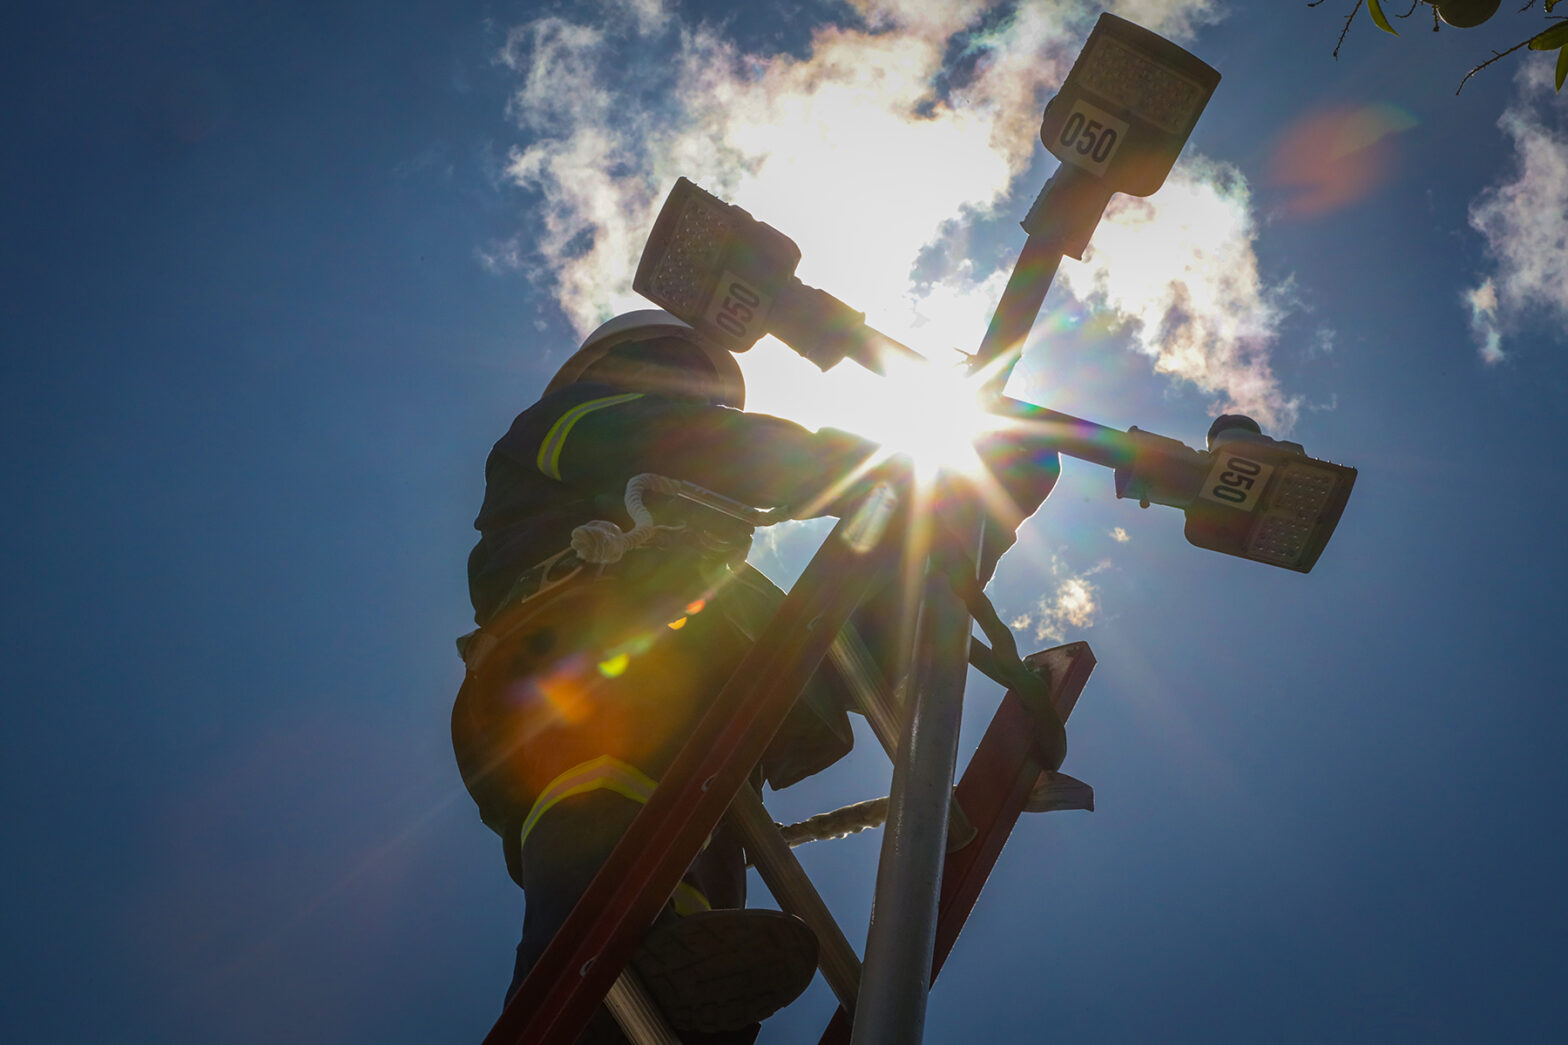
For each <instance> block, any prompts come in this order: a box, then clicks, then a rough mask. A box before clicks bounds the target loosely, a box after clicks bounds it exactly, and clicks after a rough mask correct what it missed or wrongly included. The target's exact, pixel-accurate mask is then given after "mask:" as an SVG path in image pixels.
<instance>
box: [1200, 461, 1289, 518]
mask: <svg viewBox="0 0 1568 1045" xmlns="http://www.w3.org/2000/svg"><path fill="white" fill-rule="evenodd" d="M1273 474H1274V466H1273V465H1268V464H1264V463H1263V462H1262V461H1254V460H1253V459H1252V458H1250V457H1243V456H1242V455H1241V454H1234V453H1225V452H1221V453H1219V454H1216V455H1215V457H1214V467H1213V468H1212V469H1211V470H1210V471H1209V477H1208V479H1206V480H1204V483H1203V490H1202V492H1201V493H1199V494H1198V496H1199V497H1204V498H1207V499H1208V500H1211V501H1217V502H1219V503H1220V504H1223V505H1227V506H1229V507H1231V508H1239V509H1240V510H1242V511H1244V512H1250V511H1252V510H1253V509H1255V508H1256V507H1257V506H1258V497H1259V496H1260V495H1261V494H1262V493H1263V488H1264V487H1265V486H1267V485H1268V482H1269V476H1271V475H1273Z"/></svg>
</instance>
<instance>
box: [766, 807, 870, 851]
mask: <svg viewBox="0 0 1568 1045" xmlns="http://www.w3.org/2000/svg"><path fill="white" fill-rule="evenodd" d="M886 821H887V799H886V798H870V799H867V800H866V801H864V802H856V803H855V804H854V805H849V806H845V807H844V808H842V809H835V810H833V811H832V812H828V813H818V814H817V815H816V816H813V817H808V818H807V819H805V820H802V821H801V822H800V823H798V824H780V825H779V834H781V835H783V836H784V842H785V844H786V845H788V846H789V847H790V848H791V849H793V848H795V847H796V846H797V845H805V844H806V843H807V842H826V841H828V840H829V839H833V838H846V837H848V836H849V835H852V834H857V833H859V832H861V831H864V830H866V829H867V828H871V827H881V826H882V825H883V823H885V822H886Z"/></svg>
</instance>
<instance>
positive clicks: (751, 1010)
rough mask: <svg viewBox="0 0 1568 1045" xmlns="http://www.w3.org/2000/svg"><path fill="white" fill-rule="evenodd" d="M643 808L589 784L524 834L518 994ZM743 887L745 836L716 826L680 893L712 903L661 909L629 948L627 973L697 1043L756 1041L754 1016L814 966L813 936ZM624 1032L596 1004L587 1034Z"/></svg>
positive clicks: (774, 1007) (793, 990)
mask: <svg viewBox="0 0 1568 1045" xmlns="http://www.w3.org/2000/svg"><path fill="white" fill-rule="evenodd" d="M639 809H640V806H639V805H638V804H637V803H636V802H633V801H631V800H630V799H627V798H624V797H623V796H621V795H619V794H616V793H615V792H613V791H607V790H599V791H591V792H588V793H586V794H582V795H575V796H573V797H571V798H567V799H565V800H563V801H561V802H560V803H558V804H557V805H556V806H554V807H553V808H552V809H551V810H550V811H549V812H548V813H546V814H545V815H544V816H543V817H541V818H540V819H539V822H538V823H537V824H536V825H535V826H534V828H533V830H532V831H531V832H530V833H529V836H528V839H527V843H526V845H525V846H523V851H522V853H521V854H520V855H521V861H520V864H521V866H520V867H518V868H517V872H518V873H517V875H516V877H517V878H518V884H520V885H521V886H522V887H523V891H524V895H525V897H526V903H527V907H526V910H525V913H524V919H523V939H522V942H521V943H520V944H519V945H518V948H517V969H516V973H515V975H514V978H513V981H512V987H511V990H512V991H515V990H516V989H517V988H518V987H519V986H520V985H521V984H522V981H523V977H524V976H525V975H526V974H527V972H528V970H529V969H530V968H532V967H533V964H534V963H535V962H536V961H537V960H538V958H539V956H540V955H541V954H542V953H543V952H544V949H545V947H546V946H547V945H548V944H549V942H550V940H551V938H552V937H553V936H554V935H555V933H556V930H558V929H559V928H560V926H561V923H562V922H564V921H565V920H566V917H567V915H569V914H570V913H571V910H572V908H573V906H574V905H575V904H576V903H577V900H578V897H580V896H581V895H582V893H583V890H584V889H586V888H587V886H588V883H589V882H590V881H591V880H592V879H593V876H594V874H595V873H597V871H598V869H599V867H600V865H602V864H603V863H604V861H605V859H606V858H608V856H609V855H610V852H611V850H613V849H614V847H615V843H616V842H617V841H619V839H620V837H621V835H622V834H623V833H625V830H626V827H627V826H628V825H630V823H631V821H632V819H633V818H634V817H635V816H636V815H637V812H638V810H639ZM745 883H746V876H745V860H744V855H743V853H742V851H741V847H740V844H739V842H738V841H737V840H736V839H735V838H734V837H733V836H732V834H731V833H730V832H729V831H727V830H725V829H721V830H719V831H717V832H715V834H714V837H713V838H712V839H710V840H709V843H708V845H707V846H706V847H705V848H704V849H703V851H702V853H701V854H699V855H698V857H697V859H696V861H695V862H694V863H693V865H692V868H691V870H690V872H689V873H688V874H687V876H686V878H685V880H684V882H683V886H682V889H681V890H680V892H681V893H682V894H683V895H684V897H688V898H689V897H691V896H694V895H695V896H700V897H702V898H704V899H705V900H706V902H707V903H708V904H711V905H712V906H713V908H714V909H712V910H706V911H697V912H695V913H691V914H686V915H680V914H677V913H676V911H675V909H674V907H673V906H669V907H666V908H665V910H664V912H663V913H662V914H660V916H659V917H658V919H657V920H656V921H655V922H654V925H653V927H652V928H651V929H649V930H648V933H647V934H646V935H645V936H644V937H643V939H642V941H641V942H640V943H639V944H638V947H637V950H636V951H635V952H634V953H633V955H632V960H631V965H630V968H632V969H634V970H635V971H636V972H637V974H638V977H639V978H640V979H641V980H642V981H643V983H644V985H645V986H646V987H647V988H648V993H649V994H650V995H652V996H653V999H654V1001H655V1002H656V1003H657V1004H658V1005H659V1007H660V1009H661V1010H663V1012H664V1015H665V1018H666V1019H667V1020H669V1022H670V1025H671V1026H672V1027H673V1028H674V1029H675V1030H677V1031H679V1032H682V1034H683V1036H688V1037H689V1039H690V1040H692V1041H701V1042H707V1041H709V1040H710V1039H709V1038H707V1037H706V1035H709V1034H711V1035H713V1036H714V1037H713V1038H712V1039H711V1040H712V1041H713V1042H714V1043H715V1045H717V1043H718V1042H723V1043H724V1045H731V1043H735V1045H741V1043H745V1042H749V1041H750V1040H751V1039H752V1038H753V1037H754V1036H755V1033H756V1025H757V1023H758V1022H759V1021H761V1020H763V1019H765V1018H767V1017H768V1016H771V1015H772V1014H773V1013H774V1012H776V1011H778V1010H779V1009H781V1008H783V1007H784V1006H785V1005H788V1004H789V1003H790V1002H791V1001H793V1000H795V998H797V997H798V996H799V995H800V993H801V992H802V991H804V990H805V989H806V987H807V986H808V985H809V984H810V983H811V979H812V976H813V975H814V974H815V972H816V967H817V940H816V936H815V935H814V934H813V933H812V932H811V930H810V929H809V928H808V927H807V926H806V924H805V923H804V922H802V921H801V920H800V919H799V918H796V917H795V916H793V915H788V914H784V913H782V912H779V911H764V910H746V909H743V908H742V907H741V905H742V904H744V903H745V898H746V884H745ZM508 997H510V992H509V993H508ZM698 1035H702V1036H701V1037H699V1036H698ZM618 1037H619V1035H618V1031H615V1030H614V1028H613V1021H610V1020H608V1019H607V1017H606V1014H605V1013H604V1012H603V1010H602V1009H601V1011H600V1012H599V1013H598V1014H596V1016H595V1018H594V1020H593V1022H592V1023H591V1024H590V1027H589V1030H588V1032H585V1034H584V1036H583V1038H582V1039H580V1040H581V1042H583V1043H586V1042H593V1043H594V1045H599V1043H600V1042H604V1043H606V1045H608V1043H610V1042H614V1041H617V1040H618Z"/></svg>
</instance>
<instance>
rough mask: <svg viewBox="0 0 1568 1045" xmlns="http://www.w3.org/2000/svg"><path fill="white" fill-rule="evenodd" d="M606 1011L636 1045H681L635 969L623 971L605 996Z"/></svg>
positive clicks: (633, 1044) (629, 967)
mask: <svg viewBox="0 0 1568 1045" xmlns="http://www.w3.org/2000/svg"><path fill="white" fill-rule="evenodd" d="M604 1005H605V1008H607V1009H609V1010H610V1015H611V1016H614V1017H615V1022H616V1023H619V1024H620V1025H621V1030H622V1031H624V1032H625V1034H626V1037H627V1039H628V1040H629V1041H630V1042H631V1043H632V1045H681V1039H680V1038H679V1036H677V1035H676V1033H675V1031H674V1030H673V1029H672V1028H671V1027H670V1024H669V1022H668V1021H667V1020H665V1018H664V1013H662V1012H660V1011H659V1007H658V1006H657V1005H655V1004H654V1003H653V998H651V997H650V996H649V995H648V988H646V987H644V986H643V985H642V980H640V979H638V978H637V973H635V972H634V971H632V967H631V966H629V965H628V966H627V967H626V968H624V969H622V970H621V975H620V976H618V977H617V978H616V980H615V982H614V983H613V984H611V985H610V990H609V991H608V993H606V994H605V996H604Z"/></svg>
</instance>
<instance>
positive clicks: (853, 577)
mask: <svg viewBox="0 0 1568 1045" xmlns="http://www.w3.org/2000/svg"><path fill="white" fill-rule="evenodd" d="M845 527H846V523H845V522H844V521H843V520H841V521H840V522H839V524H838V525H837V526H836V527H835V528H834V529H833V531H832V533H831V534H830V535H829V536H828V539H827V540H826V541H825V542H824V543H823V546H822V548H821V549H819V551H818V552H817V554H816V555H815V556H814V557H813V558H812V560H811V562H810V563H809V564H808V565H807V567H806V570H805V571H804V572H803V573H802V574H801V577H800V579H799V580H798V581H797V582H796V584H795V586H794V588H793V589H792V590H791V591H790V592H789V594H788V595H787V596H786V597H785V599H784V602H783V604H782V605H781V606H780V608H779V611H778V613H777V615H776V616H775V617H774V619H773V621H771V622H770V623H769V625H768V627H767V629H766V630H765V631H764V632H763V634H762V635H761V636H760V637H759V640H758V641H757V643H755V644H754V646H753V647H752V649H751V650H749V651H748V652H747V654H746V655H745V657H744V658H742V660H741V663H740V665H739V666H738V667H737V669H736V671H735V673H734V675H732V676H731V678H730V680H729V682H727V683H726V684H725V685H724V687H723V688H722V689H721V690H720V692H719V694H718V695H717V696H716V698H715V699H714V701H713V704H712V705H711V706H710V707H709V709H708V711H707V712H706V713H705V714H704V716H703V718H702V719H701V721H700V722H699V723H698V724H697V726H696V728H695V729H694V730H693V732H692V734H691V736H690V737H688V739H687V741H686V743H685V744H684V745H683V746H682V748H681V751H680V753H679V754H678V755H677V756H676V758H675V760H674V762H673V763H672V764H671V766H670V769H669V770H668V771H667V772H666V773H665V774H664V778H663V779H662V780H661V781H660V782H659V785H658V786H657V787H656V788H655V789H654V793H653V795H652V796H651V797H650V798H649V800H648V803H647V804H646V805H645V806H644V807H643V809H642V810H641V811H640V812H639V813H638V815H637V817H636V818H635V819H634V820H633V821H632V824H631V826H630V827H629V828H628V829H627V832H626V834H625V835H624V836H622V838H621V841H620V842H619V843H618V844H617V845H616V847H615V849H614V850H613V851H612V852H611V854H610V857H609V859H608V860H607V861H606V862H605V864H604V866H603V867H601V868H600V869H599V873H598V874H597V875H595V876H594V879H593V881H592V882H591V883H589V885H588V888H587V890H586V891H585V892H584V893H583V895H582V898H581V899H580V900H579V901H578V903H577V906H576V907H574V908H573V909H572V913H571V914H570V915H568V916H567V919H566V921H565V922H564V923H563V924H562V926H561V928H560V930H559V931H558V932H557V933H556V935H555V938H554V939H553V940H552V941H551V942H550V945H549V946H548V947H547V948H546V949H545V952H544V954H543V955H541V956H540V959H539V961H538V963H537V964H536V965H535V966H534V968H533V969H532V970H531V971H530V973H529V974H528V977H527V978H526V979H525V980H524V981H523V983H522V985H521V986H520V987H519V989H518V991H517V993H516V994H515V995H514V996H513V997H512V999H511V1001H510V1002H508V1003H507V1005H506V1007H505V1008H504V1009H503V1010H502V1013H501V1016H500V1018H499V1019H498V1020H497V1021H496V1023H495V1025H494V1026H493V1027H492V1028H491V1030H490V1033H489V1034H488V1035H486V1037H485V1039H484V1042H485V1045H547V1043H550V1042H559V1041H572V1040H574V1039H575V1038H576V1036H577V1034H579V1033H580V1032H581V1030H582V1028H583V1027H584V1026H585V1025H586V1023H587V1020H588V1018H589V1017H590V1016H591V1015H592V1013H593V1010H594V1008H595V1007H596V1006H597V1005H598V1004H599V1003H600V1001H601V1000H603V998H604V996H605V993H606V992H607V991H608V990H609V988H610V985H611V984H612V983H613V982H614V980H615V979H616V976H617V974H618V973H619V972H620V971H621V969H622V968H624V966H625V965H626V962H627V961H628V959H629V958H630V956H631V952H632V951H633V950H634V949H635V946H636V941H637V938H638V937H639V936H640V934H641V933H642V931H643V930H644V929H645V928H646V927H647V926H648V925H650V924H651V923H652V922H653V919H654V917H655V916H656V915H657V914H658V912H659V910H660V909H661V908H662V907H663V905H664V903H665V902H666V901H667V900H668V899H669V896H670V894H671V892H673V891H674V889H675V886H676V885H677V884H678V883H679V882H680V879H681V876H682V875H684V874H685V872H686V869H687V867H689V866H690V864H691V861H692V860H693V859H694V858H695V857H696V855H697V853H698V851H699V850H700V849H701V847H702V845H703V842H704V841H705V840H706V839H707V837H708V836H709V835H710V834H711V833H712V831H713V830H714V828H715V827H716V826H717V824H718V822H719V820H720V818H721V817H722V816H723V815H724V812H725V810H726V809H727V808H728V807H729V805H730V803H731V802H732V801H733V799H734V798H735V795H736V794H737V792H738V791H739V790H740V787H741V785H742V784H743V783H744V782H745V780H746V777H747V776H748V774H750V772H751V770H752V768H753V767H754V766H755V765H756V763H757V762H758V760H760V759H761V757H762V754H763V752H764V751H765V750H766V748H767V746H768V744H769V743H770V742H771V740H772V738H773V736H774V734H775V733H777V732H778V728H779V726H780V725H781V724H782V723H783V721H784V718H785V717H786V716H787V715H788V713H789V710H790V708H791V707H792V706H793V704H794V702H795V699H796V698H797V697H798V696H799V694H800V692H801V690H802V689H803V688H804V687H805V684H806V681H807V680H808V679H809V678H810V676H811V674H812V672H813V671H814V670H815V669H816V667H817V665H818V664H819V663H820V662H821V660H822V658H823V656H824V655H825V654H826V652H827V648H828V645H829V643H830V642H831V641H832V639H833V636H834V635H836V634H837V632H838V629H839V628H841V627H843V625H844V623H845V621H846V620H847V619H848V617H849V614H850V613H851V612H852V611H853V610H854V608H855V607H856V606H857V605H858V604H859V603H860V601H861V600H862V599H863V597H864V595H865V593H866V592H867V590H869V588H870V587H871V586H872V584H873V582H874V581H875V580H876V579H877V578H879V577H880V576H881V575H883V574H885V573H886V572H887V571H889V570H890V568H891V562H890V560H891V554H892V552H893V551H894V550H896V549H893V548H892V545H893V544H894V543H895V542H891V541H883V542H882V544H881V545H880V546H878V547H876V548H874V549H872V550H870V551H866V552H859V551H856V550H855V549H854V548H853V547H852V546H851V544H850V542H849V541H848V540H846V537H845V533H844V531H845Z"/></svg>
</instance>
